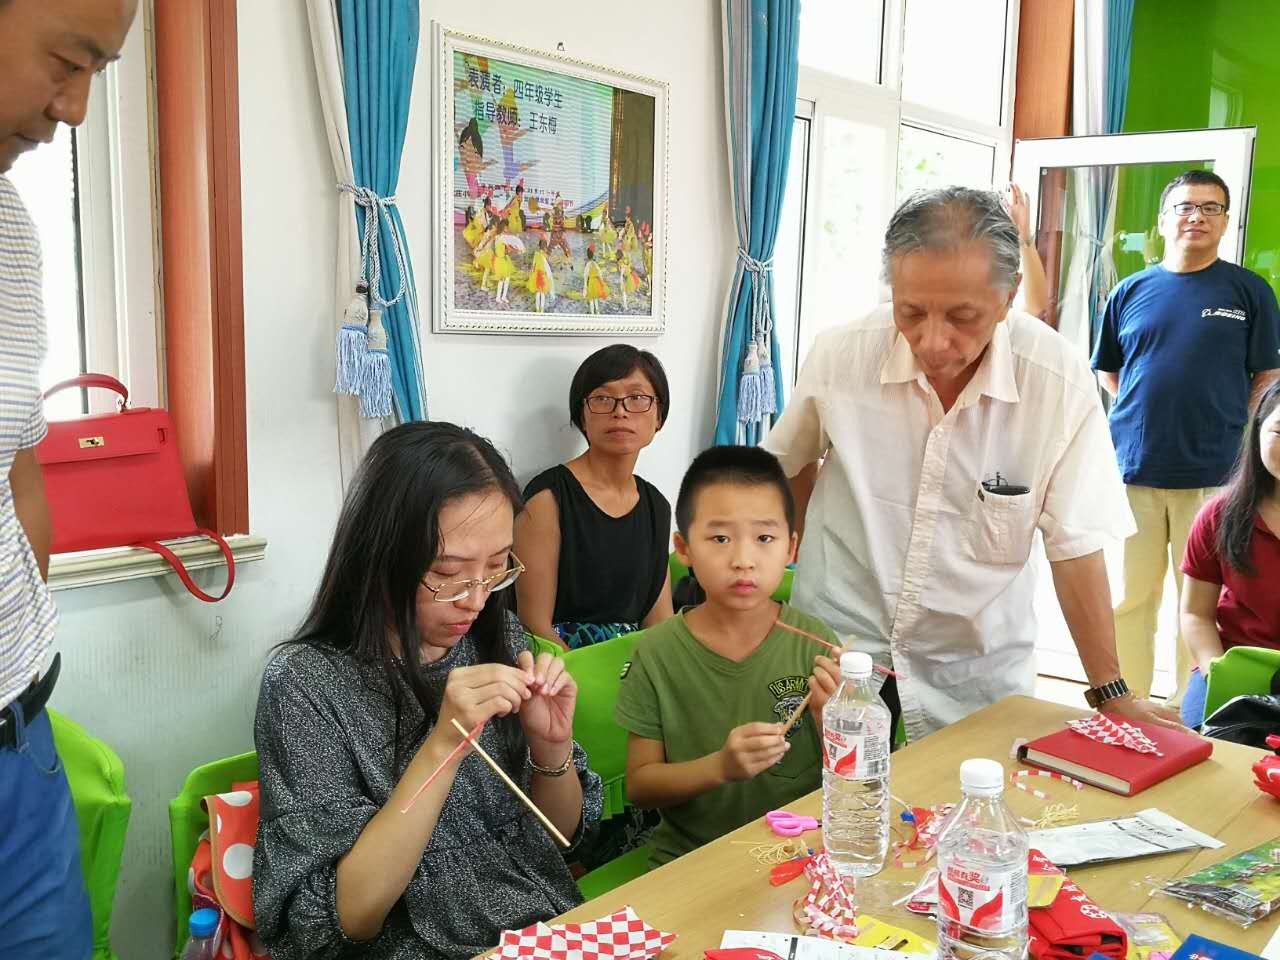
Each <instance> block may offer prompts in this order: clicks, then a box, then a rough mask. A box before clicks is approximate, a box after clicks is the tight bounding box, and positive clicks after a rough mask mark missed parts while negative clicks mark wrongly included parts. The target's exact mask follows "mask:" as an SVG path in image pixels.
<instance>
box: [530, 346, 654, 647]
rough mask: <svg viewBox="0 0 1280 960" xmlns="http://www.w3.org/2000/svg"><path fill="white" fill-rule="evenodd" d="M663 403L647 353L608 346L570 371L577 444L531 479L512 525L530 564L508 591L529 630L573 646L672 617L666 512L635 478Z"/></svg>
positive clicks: (643, 482) (651, 490) (648, 485)
mask: <svg viewBox="0 0 1280 960" xmlns="http://www.w3.org/2000/svg"><path fill="white" fill-rule="evenodd" d="M669 405H670V393H669V391H668V388H667V375H666V373H665V371H663V369H662V364H661V363H659V362H658V358H657V357H655V356H654V355H653V354H651V353H649V352H648V351H647V350H637V349H636V348H635V347H633V346H630V345H628V344H625V343H615V344H613V345H612V346H608V347H604V348H603V349H601V350H597V351H596V352H595V353H593V354H592V355H591V356H589V357H587V359H586V360H584V361H583V363H582V366H580V367H579V368H578V372H577V373H576V374H574V377H573V383H572V384H571V385H570V387H569V419H570V421H571V422H572V423H573V425H574V426H575V427H577V428H578V430H579V431H581V433H582V435H583V437H585V438H586V441H587V449H586V451H585V452H584V453H583V454H582V455H581V456H578V457H576V458H574V459H573V460H570V461H569V462H568V463H562V464H559V465H557V466H554V467H552V468H551V469H550V470H547V471H545V472H543V473H541V474H539V475H538V476H536V477H534V479H533V480H532V481H530V483H529V485H528V486H526V487H525V490H524V496H525V500H526V502H527V503H528V508H527V509H526V510H525V511H524V513H522V514H521V515H520V516H519V517H518V518H517V520H516V551H517V552H518V553H519V554H520V555H521V556H522V557H524V558H525V562H526V563H527V564H528V565H529V572H528V573H527V574H526V575H525V576H524V577H522V578H521V580H520V582H519V583H518V584H517V585H516V593H517V595H518V599H519V604H518V609H519V612H520V619H521V620H522V621H524V625H525V627H526V628H527V629H528V630H529V632H530V633H533V634H535V635H536V636H539V637H543V638H545V639H547V640H553V641H555V642H556V643H559V644H560V645H561V646H562V647H564V648H565V649H576V648H578V647H585V646H589V645H591V644H593V643H599V642H600V641H602V640H608V639H611V638H613V637H616V636H618V635H620V634H623V633H629V632H631V631H633V630H637V629H639V628H640V627H649V626H653V625H654V624H656V623H661V622H662V621H663V620H665V619H667V618H668V617H670V616H671V614H672V609H671V584H670V581H669V578H668V575H667V556H668V550H669V546H668V544H669V543H670V538H671V505H670V504H669V503H668V502H667V499H666V498H665V497H664V496H663V495H662V494H661V493H659V492H658V489H657V488H656V487H654V486H653V485H652V484H651V483H649V482H648V481H646V480H644V479H643V478H642V477H638V476H636V475H635V467H636V460H637V459H638V458H639V456H640V451H641V450H643V449H644V448H645V447H647V446H648V445H649V444H650V443H652V442H653V438H654V436H655V435H656V434H657V432H658V431H659V430H661V429H662V425H663V424H664V423H665V422H666V419H667V416H668V413H669V410H670V406H669Z"/></svg>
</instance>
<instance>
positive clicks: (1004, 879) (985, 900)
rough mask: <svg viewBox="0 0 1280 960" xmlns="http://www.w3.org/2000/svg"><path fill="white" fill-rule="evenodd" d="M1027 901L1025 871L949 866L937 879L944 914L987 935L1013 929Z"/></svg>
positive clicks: (959, 865)
mask: <svg viewBox="0 0 1280 960" xmlns="http://www.w3.org/2000/svg"><path fill="white" fill-rule="evenodd" d="M1026 898H1027V872H1026V870H1019V869H1017V868H1015V869H1012V870H978V869H970V868H968V867H965V866H963V865H961V864H956V863H950V864H947V866H946V869H945V870H943V871H942V875H941V876H940V877H939V878H938V909H939V910H940V911H941V913H942V915H943V916H944V917H945V918H946V919H948V920H950V921H953V922H955V923H961V924H964V926H966V927H968V928H969V929H971V930H979V931H982V932H984V933H1003V932H1004V931H1006V930H1009V929H1010V928H1012V927H1013V925H1014V921H1015V918H1016V916H1017V911H1018V908H1019V906H1020V905H1021V904H1022V902H1023V901H1024V900H1026Z"/></svg>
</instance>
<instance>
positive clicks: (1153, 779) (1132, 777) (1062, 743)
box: [1018, 720, 1213, 797]
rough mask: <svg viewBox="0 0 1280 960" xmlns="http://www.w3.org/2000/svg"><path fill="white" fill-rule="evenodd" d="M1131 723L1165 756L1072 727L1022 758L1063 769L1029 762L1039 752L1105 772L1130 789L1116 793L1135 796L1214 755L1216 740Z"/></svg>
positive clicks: (1024, 749) (1023, 751)
mask: <svg viewBox="0 0 1280 960" xmlns="http://www.w3.org/2000/svg"><path fill="white" fill-rule="evenodd" d="M1127 722H1129V723H1131V724H1133V725H1134V726H1135V727H1137V728H1139V729H1140V730H1141V731H1142V732H1143V733H1145V734H1146V735H1147V736H1148V737H1150V738H1151V740H1152V741H1153V742H1154V743H1155V745H1156V746H1157V747H1158V748H1159V750H1160V753H1162V754H1164V756H1158V755H1156V754H1154V753H1138V752H1137V751H1136V750H1130V749H1129V748H1127V747H1121V746H1118V745H1116V744H1111V743H1099V742H1098V741H1096V740H1091V739H1089V738H1088V737H1086V736H1085V735H1084V734H1082V733H1076V732H1075V731H1074V730H1072V729H1070V728H1069V727H1068V728H1067V729H1064V730H1059V731H1058V732H1057V733H1051V734H1049V735H1048V736H1047V737H1041V738H1040V739H1039V740H1032V741H1031V742H1030V743H1028V744H1024V745H1023V746H1021V747H1019V748H1018V759H1019V760H1021V761H1022V762H1023V763H1027V764H1029V765H1031V766H1034V767H1044V768H1045V769H1047V770H1059V767H1057V766H1055V765H1053V764H1052V763H1050V762H1036V761H1034V760H1031V759H1029V758H1028V757H1027V753H1028V751H1031V750H1035V751H1038V752H1040V753H1042V754H1046V755H1047V756H1048V757H1051V758H1057V759H1059V760H1065V761H1068V762H1069V763H1074V764H1077V765H1079V766H1081V767H1083V768H1085V769H1086V770H1094V771H1098V772H1100V773H1105V774H1108V775H1109V776H1112V777H1114V778H1116V779H1117V780H1120V781H1123V782H1125V783H1127V784H1128V786H1129V789H1128V790H1127V791H1126V790H1117V791H1114V792H1117V793H1120V794H1121V795H1122V796H1129V797H1132V796H1133V795H1135V794H1138V793H1141V792H1142V791H1143V790H1145V789H1147V787H1150V786H1154V785H1155V784H1157V783H1160V782H1161V781H1162V780H1167V779H1169V778H1170V777H1172V776H1173V775H1174V774H1175V773H1181V772H1182V771H1183V770H1186V769H1187V768H1188V767H1192V766H1195V765H1196V764H1197V763H1199V762H1200V761H1201V760H1207V759H1209V756H1210V755H1211V754H1212V753H1213V743H1212V741H1210V740H1207V739H1204V738H1202V737H1198V736H1196V735H1195V734H1193V733H1189V732H1183V731H1181V730H1174V729H1173V728H1171V727H1162V726H1160V725H1158V724H1154V723H1141V722H1138V721H1134V720H1129V721H1127ZM1063 772H1066V771H1063ZM1096 786H1100V787H1102V788H1103V789H1106V790H1109V789H1111V788H1110V787H1106V786H1103V785H1102V784H1096Z"/></svg>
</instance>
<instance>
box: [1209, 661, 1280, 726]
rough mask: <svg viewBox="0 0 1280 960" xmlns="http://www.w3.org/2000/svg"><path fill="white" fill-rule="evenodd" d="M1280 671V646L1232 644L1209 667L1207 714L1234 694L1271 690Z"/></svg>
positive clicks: (1239, 695) (1238, 695)
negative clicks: (1239, 645)
mask: <svg viewBox="0 0 1280 960" xmlns="http://www.w3.org/2000/svg"><path fill="white" fill-rule="evenodd" d="M1277 671H1280V650H1272V649H1270V648H1268V647H1232V648H1231V649H1230V650H1228V651H1227V652H1226V653H1225V654H1223V655H1222V656H1220V657H1218V658H1217V659H1216V660H1214V661H1213V663H1212V664H1211V665H1210V667H1209V690H1208V692H1207V693H1206V694H1205V700H1204V715H1205V717H1206V718H1208V717H1210V716H1212V715H1213V712H1214V711H1215V710H1217V709H1218V708H1219V707H1221V706H1222V705H1223V704H1225V703H1226V702H1227V701H1228V700H1231V699H1232V698H1233V697H1243V696H1246V695H1247V694H1268V693H1270V692H1271V678H1272V677H1274V676H1275V674H1276V672H1277Z"/></svg>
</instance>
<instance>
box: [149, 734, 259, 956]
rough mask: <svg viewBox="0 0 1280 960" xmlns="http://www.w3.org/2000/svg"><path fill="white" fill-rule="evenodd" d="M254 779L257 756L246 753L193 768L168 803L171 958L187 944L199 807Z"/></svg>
mask: <svg viewBox="0 0 1280 960" xmlns="http://www.w3.org/2000/svg"><path fill="white" fill-rule="evenodd" d="M257 779H258V754H257V753H255V752H252V751H250V752H249V753H242V754H240V755H239V756H236V757H227V758H226V759H224V760H215V761H213V762H212V763H206V764H205V765H204V766H202V767H196V768H195V769H194V770H192V771H191V773H190V774H189V775H188V776H187V782H186V783H184V784H183V785H182V792H181V793H180V794H178V795H177V796H176V797H174V798H173V799H172V800H170V801H169V837H170V841H171V842H172V844H173V904H174V910H175V912H176V913H177V930H176V939H175V941H174V947H173V950H174V954H173V955H174V957H175V958H176V957H177V956H178V951H179V950H181V949H182V946H183V944H185V943H186V942H187V934H188V931H187V924H188V922H189V921H190V920H191V890H190V888H189V887H188V886H187V874H188V873H189V872H190V870H191V858H192V857H194V856H195V855H196V846H197V844H199V842H200V834H202V833H204V832H205V831H206V830H208V829H209V813H208V811H206V810H205V809H204V807H202V806H201V802H202V801H203V800H204V798H205V797H207V796H209V795H210V794H213V793H225V792H226V791H228V790H230V789H231V785H232V784H233V783H243V782H245V781H248V780H257Z"/></svg>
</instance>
